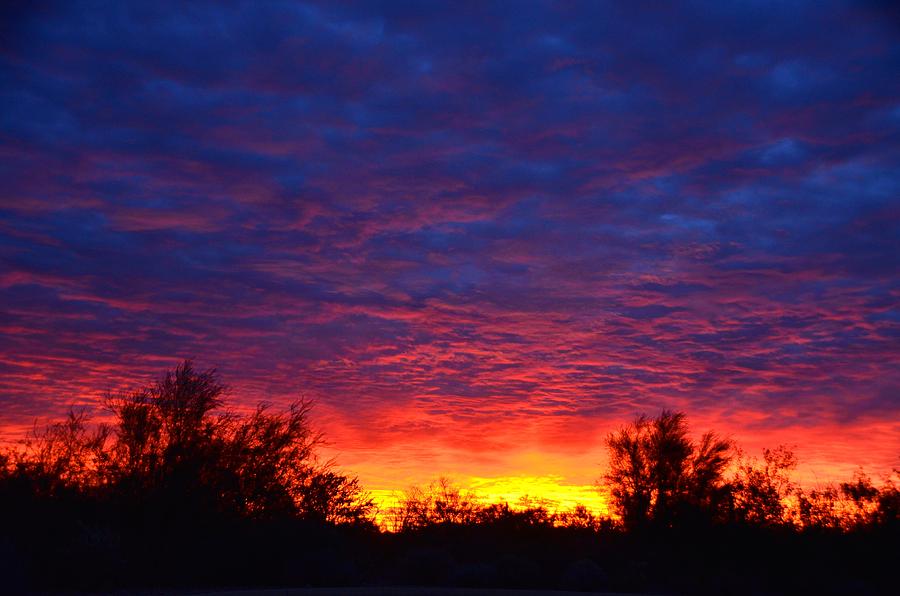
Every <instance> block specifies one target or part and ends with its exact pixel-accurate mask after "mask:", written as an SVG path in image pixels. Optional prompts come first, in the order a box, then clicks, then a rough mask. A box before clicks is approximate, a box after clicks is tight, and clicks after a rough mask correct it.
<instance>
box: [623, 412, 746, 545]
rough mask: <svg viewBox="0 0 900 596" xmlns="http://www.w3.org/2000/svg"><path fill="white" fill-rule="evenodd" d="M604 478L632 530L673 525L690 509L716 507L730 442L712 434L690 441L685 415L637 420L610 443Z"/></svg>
mask: <svg viewBox="0 0 900 596" xmlns="http://www.w3.org/2000/svg"><path fill="white" fill-rule="evenodd" d="M606 444H607V448H608V451H609V469H608V471H607V473H606V475H605V479H606V481H607V483H608V486H609V490H610V494H611V496H612V502H613V506H614V508H615V510H616V512H617V513H618V514H619V516H620V517H621V519H622V522H623V523H624V524H625V526H626V527H628V528H632V529H633V528H639V527H643V526H646V525H648V524H649V523H651V522H653V523H654V524H656V525H663V526H665V525H671V524H673V523H675V522H676V521H677V519H678V517H679V516H681V515H682V514H683V513H684V512H685V510H686V509H688V508H692V509H696V508H706V509H709V508H711V507H714V505H715V504H716V502H717V501H718V497H719V496H720V495H721V493H722V492H723V490H724V486H723V482H722V475H723V473H724V470H725V467H726V466H727V465H728V463H729V461H730V451H731V447H732V446H731V442H730V441H728V440H725V439H722V438H720V437H718V436H717V435H716V434H715V433H713V432H712V431H710V432H707V433H706V434H704V435H703V436H702V437H701V439H700V441H699V443H696V444H695V443H694V442H693V441H692V440H691V439H690V435H689V429H688V426H687V422H686V419H685V415H684V414H683V413H681V412H671V411H668V410H664V411H663V412H662V413H661V414H660V415H659V416H657V417H656V418H652V419H651V418H648V417H647V416H644V415H642V416H639V417H638V418H636V419H635V420H634V421H633V422H631V423H630V424H628V425H626V426H623V427H622V428H620V429H619V430H618V431H616V432H613V433H611V434H610V435H609V436H608V437H607V440H606Z"/></svg>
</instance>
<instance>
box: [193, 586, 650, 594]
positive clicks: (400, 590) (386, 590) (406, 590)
mask: <svg viewBox="0 0 900 596" xmlns="http://www.w3.org/2000/svg"><path fill="white" fill-rule="evenodd" d="M591 595H593V596H625V595H624V594H622V593H620V592H570V591H559V590H492V589H483V588H427V587H412V586H403V587H376V588H300V589H276V590H235V591H227V590H226V591H219V592H203V593H199V594H195V595H194V596H591ZM630 596H641V595H639V594H638V595H635V594H631V595H630Z"/></svg>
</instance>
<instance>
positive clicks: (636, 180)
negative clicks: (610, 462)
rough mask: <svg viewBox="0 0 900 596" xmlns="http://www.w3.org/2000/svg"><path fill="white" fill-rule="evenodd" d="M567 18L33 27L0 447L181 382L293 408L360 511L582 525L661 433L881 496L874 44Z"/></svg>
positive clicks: (881, 104) (277, 12)
mask: <svg viewBox="0 0 900 596" xmlns="http://www.w3.org/2000/svg"><path fill="white" fill-rule="evenodd" d="M748 6H749V5H748ZM573 10H575V9H574V8H573ZM578 10H583V11H585V14H584V15H581V14H579V15H577V16H575V17H573V15H572V14H569V13H568V12H566V11H562V10H559V8H558V7H557V6H554V5H552V4H550V5H543V4H541V3H535V4H534V5H530V6H529V8H528V9H527V10H526V9H525V8H523V9H522V10H521V14H519V13H518V12H517V14H509V15H505V16H504V18H502V19H498V17H497V15H496V14H494V13H493V12H492V11H491V10H489V9H487V8H482V7H480V6H479V5H478V3H476V5H471V6H468V7H466V8H465V9H464V8H462V7H459V8H455V9H453V10H450V11H445V10H442V9H440V8H439V7H436V6H435V7H431V8H429V9H427V10H426V9H425V8H424V7H423V8H422V10H421V11H418V12H416V13H415V14H408V15H400V14H393V13H391V14H387V13H386V14H380V13H379V12H378V11H377V10H375V9H374V8H373V9H371V10H368V9H366V10H363V9H362V8H361V7H353V6H346V7H343V8H336V7H327V6H318V5H299V4H298V5H293V4H291V5H288V6H281V5H278V6H277V7H275V6H270V7H258V8H255V9H254V10H253V11H249V12H250V13H252V14H248V9H247V8H246V7H244V8H231V7H228V8H226V7H217V6H214V5H213V6H206V7H198V8H197V13H196V14H193V15H192V16H188V15H179V14H169V13H168V12H162V13H153V11H152V10H150V11H148V12H147V13H144V12H141V11H137V10H133V9H132V8H130V7H128V6H122V7H117V8H116V10H109V11H103V12H98V14H91V17H90V18H88V17H87V16H86V14H87V13H88V12H90V11H87V12H85V11H84V10H80V9H79V8H78V7H77V6H75V5H74V4H73V5H72V6H68V3H67V5H66V6H62V5H61V6H58V7H56V8H54V9H52V10H50V9H48V10H47V11H45V12H43V13H37V12H35V14H30V13H28V11H22V12H23V14H22V15H19V16H18V17H17V18H21V22H20V23H19V22H17V23H16V26H15V27H14V28H13V29H14V30H15V31H14V32H13V33H15V34H14V35H13V34H12V33H11V34H10V36H9V39H8V41H7V42H6V43H5V44H3V45H2V47H0V66H2V68H3V72H4V74H5V78H4V81H5V85H4V93H3V94H2V95H0V102H2V104H0V105H2V107H3V109H2V110H0V113H2V114H4V115H5V116H6V117H5V118H3V119H2V122H0V125H2V135H0V155H2V161H0V163H2V165H0V174H2V178H3V180H4V184H3V188H2V190H0V339H2V341H0V441H2V442H7V443H8V442H10V441H14V440H16V439H17V438H20V437H21V436H23V434H24V433H25V432H27V430H28V429H29V428H31V426H32V425H33V423H34V421H35V420H39V421H47V420H49V419H53V418H56V417H59V416H61V415H62V414H63V413H64V412H65V410H66V408H67V407H68V406H70V405H76V406H84V407H87V408H88V409H92V410H94V411H95V412H96V413H97V414H98V415H102V411H101V410H100V409H99V405H100V404H101V403H102V399H103V396H104V394H105V393H106V392H107V391H120V390H125V389H128V388H134V387H136V386H140V385H143V384H145V383H147V382H150V381H152V380H153V379H154V378H157V377H158V376H159V375H160V374H162V373H163V372H164V371H165V370H166V369H169V368H171V367H173V366H174V365H175V364H176V363H177V362H178V361H179V360H181V359H183V358H195V359H196V364H197V366H198V367H201V368H205V367H218V368H219V370H220V373H221V376H222V379H223V380H224V381H225V382H226V383H228V384H230V385H231V387H232V393H231V398H232V401H231V404H232V406H233V407H236V408H248V407H251V406H253V405H254V404H256V403H257V402H258V401H268V402H272V403H273V404H275V405H276V406H283V405H286V404H287V403H289V402H290V401H291V400H292V399H295V398H296V397H297V396H300V395H303V396H306V397H310V398H313V399H315V400H316V402H317V404H318V405H317V408H316V410H315V422H316V424H318V425H319V426H320V427H321V428H322V429H323V430H324V431H325V433H326V434H327V437H328V439H329V441H330V445H329V447H328V449H327V451H328V453H329V454H332V455H334V456H335V457H336V458H337V461H338V462H339V464H340V465H342V466H343V467H345V468H346V469H348V470H349V471H352V472H355V473H358V474H359V475H360V478H361V480H362V481H363V483H364V484H365V485H366V486H367V487H368V488H369V489H371V490H373V491H376V492H377V494H378V495H380V496H382V497H384V498H387V497H386V496H385V495H388V494H389V493H390V492H391V491H396V490H402V489H403V488H405V487H407V486H408V485H409V484H412V483H418V484H424V483H427V482H429V481H430V480H432V479H433V478H435V477H436V476H438V475H445V476H449V477H451V478H454V479H455V480H456V481H457V482H459V483H460V484H461V485H463V486H465V487H473V488H479V489H480V490H482V491H483V492H484V493H485V494H490V495H506V496H508V497H510V498H516V497H518V496H520V495H522V494H524V493H526V492H531V491H533V492H536V493H540V494H538V495H532V496H537V497H540V496H546V495H550V496H552V498H554V499H557V500H560V501H565V502H569V501H575V500H586V499H588V498H589V494H591V493H590V491H591V486H592V484H593V482H594V481H595V480H596V479H597V478H598V477H599V476H600V475H601V474H602V466H603V464H604V462H605V452H604V446H603V440H604V437H605V436H606V434H607V433H608V432H609V431H610V430H612V429H613V428H615V427H617V426H618V425H620V424H623V423H625V422H627V421H628V420H630V419H632V418H633V417H634V416H636V415H638V414H640V413H647V414H650V415H652V414H655V413H657V412H659V411H660V410H662V409H664V408H668V409H675V410H681V411H684V412H686V413H687V415H688V419H689V421H690V423H691V425H692V428H693V429H694V430H695V431H696V432H698V433H699V432H702V431H704V430H707V429H715V430H717V431H719V432H720V433H722V434H724V435H727V436H730V437H732V438H733V439H735V441H736V442H737V443H739V444H740V445H741V446H743V447H744V448H745V449H746V450H747V451H748V452H749V453H750V454H758V453H759V450H760V449H762V448H763V447H774V446H776V445H779V444H787V445H790V446H796V451H797V454H798V456H799V458H800V464H801V465H800V469H799V470H798V476H799V477H800V478H801V479H802V480H803V481H804V482H807V483H812V484H815V483H817V482H826V481H830V480H833V479H837V478H846V477H849V476H850V475H851V474H852V472H853V471H854V470H855V469H856V468H857V467H858V466H861V467H863V468H864V469H865V470H867V471H868V472H869V473H871V474H872V475H873V476H874V477H875V478H876V479H877V478H878V476H879V475H881V474H885V473H887V472H889V471H890V470H891V469H892V468H895V467H900V459H898V457H900V399H898V396H900V315H898V304H900V281H898V271H900V261H898V258H900V256H898V255H900V203H898V197H900V174H898V172H900V169H898V167H897V164H898V163H900V155H898V149H897V143H896V139H897V133H898V131H900V88H898V86H897V82H896V81H897V77H896V76H895V70H896V69H895V67H894V66H895V65H896V64H897V61H898V59H900V57H898V48H900V45H898V44H897V37H896V31H895V30H893V29H891V28H890V27H889V26H888V25H886V24H885V21H884V19H882V18H881V17H880V15H878V14H876V13H875V12H874V9H870V8H863V7H855V6H845V5H843V4H842V5H840V6H832V7H830V10H818V9H814V10H812V11H810V12H809V14H807V13H806V12H804V11H805V10H806V9H801V8H797V9H796V10H798V11H800V13H803V14H802V15H800V16H801V17H802V18H800V17H798V15H795V14H793V13H792V14H766V15H763V16H764V19H765V20H764V22H762V24H764V25H765V26H760V27H758V31H757V32H756V33H754V34H753V35H750V34H748V33H746V31H751V30H753V28H752V27H747V26H745V25H747V24H748V23H749V24H752V23H757V24H760V23H761V22H760V20H759V19H761V18H763V17H761V16H760V14H758V13H757V12H755V11H754V10H751V9H750V8H748V7H746V6H729V7H724V6H722V7H720V9H717V10H710V11H708V12H709V14H704V15H688V14H669V15H665V18H663V17H661V16H659V15H656V16H654V15H647V14H644V12H643V11H637V12H634V11H632V10H631V9H630V8H628V7H627V6H626V5H624V4H623V5H620V6H607V7H605V8H603V9H602V10H601V9H600V8H599V7H596V8H594V9H591V10H588V8H586V7H581V8H579V9H578ZM594 10H597V11H600V12H601V13H602V14H594V13H593V11H594ZM776 12H777V11H776ZM151 13H153V14H151ZM16 14H17V15H18V13H16ZM209 23H217V27H216V28H212V29H211V28H210V27H209V26H208V24H209ZM598 23H604V25H603V28H602V31H600V30H598V29H597V24H598ZM798 23H803V26H802V27H801V26H798ZM845 23H853V27H845ZM835 29H840V30H846V35H843V36H841V37H840V39H834V38H832V36H830V35H829V36H828V39H825V38H824V37H823V35H822V34H821V32H822V31H832V30H835ZM260 31H265V32H266V34H265V35H264V36H262V37H265V39H264V40H263V39H261V36H260V33H259V32H260ZM448 31H454V32H467V33H466V36H459V35H456V34H454V35H448V34H447V32H448ZM635 32H652V34H651V33H648V34H642V35H636V34H635ZM463 38H465V39H463ZM566 495H568V496H566ZM598 506H599V505H598Z"/></svg>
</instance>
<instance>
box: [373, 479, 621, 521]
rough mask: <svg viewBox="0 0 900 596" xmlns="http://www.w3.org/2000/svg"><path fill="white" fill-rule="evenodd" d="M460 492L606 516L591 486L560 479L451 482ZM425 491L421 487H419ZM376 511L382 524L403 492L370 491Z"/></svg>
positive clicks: (489, 500) (489, 501)
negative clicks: (577, 509)
mask: <svg viewBox="0 0 900 596" xmlns="http://www.w3.org/2000/svg"><path fill="white" fill-rule="evenodd" d="M451 484H452V485H453V486H454V487H457V488H459V489H460V490H461V491H463V492H466V493H471V494H472V495H473V497H474V498H475V499H476V500H477V501H478V502H479V503H481V504H484V505H488V504H492V503H509V504H510V505H511V506H513V507H516V506H518V505H520V504H521V503H522V502H523V500H525V499H527V500H529V501H530V503H531V504H535V505H538V504H539V505H543V506H544V507H546V508H547V509H548V510H549V511H550V512H551V513H553V512H557V511H558V512H564V511H570V510H572V509H574V508H575V506H576V505H583V506H585V507H586V508H587V509H588V510H590V511H591V512H592V513H593V514H595V515H602V516H605V515H608V513H609V504H608V502H607V500H606V498H605V497H604V495H603V494H602V493H601V492H600V490H598V488H597V487H596V486H594V485H590V484H588V485H583V484H570V483H567V482H566V479H565V478H564V477H562V476H557V475H547V476H498V477H493V478H485V477H477V476H470V477H467V478H466V479H455V478H454V479H451ZM422 488H425V486H422ZM368 492H369V494H371V495H372V498H373V499H374V501H375V503H376V505H377V506H378V508H379V514H378V518H379V520H381V521H384V520H385V519H386V518H387V517H388V516H389V514H390V511H391V510H392V509H394V508H395V507H396V506H397V505H398V503H399V500H400V499H401V498H402V496H403V491H397V490H388V489H372V490H369V491H368Z"/></svg>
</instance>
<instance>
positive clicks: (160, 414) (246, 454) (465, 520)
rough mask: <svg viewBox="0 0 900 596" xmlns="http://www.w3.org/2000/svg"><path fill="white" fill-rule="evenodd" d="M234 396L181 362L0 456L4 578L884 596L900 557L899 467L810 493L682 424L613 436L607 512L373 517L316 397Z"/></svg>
mask: <svg viewBox="0 0 900 596" xmlns="http://www.w3.org/2000/svg"><path fill="white" fill-rule="evenodd" d="M225 395H226V388H225V387H224V386H223V385H222V384H221V383H220V381H219V380H218V377H217V375H216V373H215V371H214V370H209V371H196V370H195V369H194V368H193V366H192V364H191V363H190V362H189V361H187V362H184V363H182V364H181V365H180V366H178V367H177V368H176V369H175V370H174V371H171V372H169V373H167V374H166V375H165V376H164V377H163V378H161V379H160V380H159V381H158V382H156V383H154V384H153V385H151V386H149V387H146V388H143V389H141V390H138V391H135V392H131V393H128V394H125V395H118V396H110V397H109V398H108V399H107V404H106V406H107V408H108V409H109V411H110V413H111V417H112V422H111V423H109V424H90V423H89V421H88V420H87V419H86V418H85V417H84V416H83V415H82V414H78V413H74V412H73V413H70V414H69V416H68V417H67V418H66V419H65V420H63V421H61V422H58V423H55V424H52V425H50V426H48V427H46V428H44V429H36V430H35V432H33V433H32V435H31V436H30V437H29V438H28V439H27V440H25V441H24V442H23V443H22V444H21V445H20V446H19V447H18V448H15V449H11V450H8V451H7V452H5V453H3V454H0V527H2V530H0V574H2V576H3V578H4V582H5V585H6V586H7V587H9V588H11V589H12V591H13V592H16V591H23V592H24V591H29V590H71V589H89V590H104V589H120V588H135V587H140V588H172V587H176V586H180V587H212V586H235V587H236V586H306V585H312V586H315V585H396V584H406V585H410V584H412V585H458V586H480V587H528V588H536V587H546V588H568V589H583V590H620V591H629V590H646V591H654V592H690V593H698V592H703V593H788V592H809V591H810V590H812V589H815V590H817V591H819V592H821V593H848V592H868V593H872V592H877V591H879V590H881V589H883V588H885V587H886V586H889V585H891V584H892V581H891V575H890V574H891V572H892V571H891V570H892V566H893V564H894V563H893V561H894V560H895V558H896V556H897V554H900V553H898V552H897V544H898V541H897V538H898V537H900V489H898V483H897V480H898V478H900V476H898V475H897V472H896V471H895V473H894V476H893V477H892V478H888V479H885V480H884V481H883V482H881V483H879V484H876V483H874V482H873V481H872V480H871V479H870V478H868V477H867V476H865V475H864V474H862V473H859V474H857V475H856V477H854V479H853V480H852V481H848V482H843V483H838V484H834V485H828V486H825V487H819V488H817V489H813V490H810V489H807V488H804V487H801V486H800V485H799V484H798V483H796V482H795V481H794V480H793V479H792V476H791V472H792V470H793V469H794V467H795V466H796V459H795V457H794V455H793V453H792V452H791V451H790V450H789V449H786V448H784V447H779V448H776V449H772V450H766V451H765V452H764V453H763V457H762V459H761V460H757V459H754V458H748V457H746V456H745V455H744V454H742V453H741V452H740V451H739V450H738V449H737V448H736V446H735V445H733V444H732V443H731V442H730V441H728V440H726V439H724V438H722V437H719V436H718V435H716V434H715V433H713V432H708V433H706V434H704V435H702V436H701V437H700V438H699V439H697V440H694V439H693V438H692V436H691V433H690V432H689V428H688V425H687V421H686V419H685V416H684V415H683V414H682V413H676V412H668V411H664V412H662V413H661V414H660V415H658V416H656V417H654V418H648V417H640V418H638V419H636V420H634V421H632V422H631V423H629V424H626V425H625V426H623V427H622V428H620V429H619V430H617V431H616V432H614V433H612V434H610V435H609V436H608V438H607V447H608V450H609V465H608V468H607V469H606V471H605V474H604V475H603V477H602V479H601V480H600V482H599V483H598V490H601V491H603V492H605V493H606V495H607V497H608V500H609V502H610V504H611V515H597V513H596V512H592V511H590V510H588V509H587V508H585V507H583V506H578V507H575V508H573V509H571V510H564V511H561V510H558V509H557V508H555V507H554V506H553V505H552V503H548V502H544V501H540V500H530V501H529V500H526V501H523V502H520V503H516V504H512V505H511V504H509V503H486V502H483V501H482V500H480V499H479V498H478V497H477V495H474V494H472V493H468V492H466V491H464V490H461V489H459V488H458V487H455V486H453V485H452V484H451V483H449V482H448V481H446V480H439V481H437V482H435V483H432V484H431V485H429V486H427V487H413V488H411V489H409V490H407V491H406V492H405V493H404V494H403V495H401V496H400V498H399V502H398V505H397V506H396V507H393V508H390V509H389V510H387V511H378V510H377V508H376V506H375V504H374V502H373V501H372V499H371V497H370V496H369V495H368V494H367V493H366V492H365V490H364V489H363V488H362V487H361V486H360V484H359V481H358V480H357V478H355V477H354V476H352V475H349V474H346V473H344V472H342V471H341V470H339V469H338V468H337V467H336V466H335V465H334V463H333V462H330V461H323V460H322V459H321V458H320V456H319V455H318V447H319V446H320V445H321V444H322V440H323V437H322V436H321V434H320V433H318V432H316V431H315V430H314V429H313V427H312V425H311V424H310V420H309V415H310V408H311V404H310V403H309V402H306V401H302V400H301V401H298V402H297V403H295V404H293V405H292V406H291V407H290V408H289V409H288V410H287V411H284V412H275V411H272V410H271V409H269V408H267V407H265V406H259V407H258V408H256V410H254V411H253V412H252V413H250V414H245V415H239V414H237V413H235V412H233V411H230V410H228V409H227V408H226V404H225V403H224V397H225ZM385 530H389V531H385ZM889 591H890V590H886V589H885V592H889Z"/></svg>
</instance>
